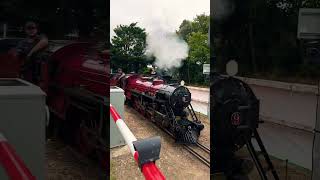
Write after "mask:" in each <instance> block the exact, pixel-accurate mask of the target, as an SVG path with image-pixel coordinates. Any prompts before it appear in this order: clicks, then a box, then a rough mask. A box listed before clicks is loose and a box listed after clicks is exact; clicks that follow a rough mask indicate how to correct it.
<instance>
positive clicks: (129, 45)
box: [111, 23, 147, 58]
mask: <svg viewBox="0 0 320 180" xmlns="http://www.w3.org/2000/svg"><path fill="white" fill-rule="evenodd" d="M114 32H115V34H116V35H115V36H114V37H112V40H111V41H112V42H111V43H112V47H113V51H114V54H115V55H117V56H122V57H133V58H139V57H143V56H144V54H145V51H146V37H147V34H146V32H145V29H142V28H140V27H137V23H131V24H130V25H119V26H117V27H116V28H115V29H114Z"/></svg>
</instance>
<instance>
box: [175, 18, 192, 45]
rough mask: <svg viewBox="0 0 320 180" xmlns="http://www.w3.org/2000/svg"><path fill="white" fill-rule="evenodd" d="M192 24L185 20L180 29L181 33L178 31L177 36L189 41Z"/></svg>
mask: <svg viewBox="0 0 320 180" xmlns="http://www.w3.org/2000/svg"><path fill="white" fill-rule="evenodd" d="M192 31H193V30H192V23H191V22H190V21H188V20H183V21H182V23H181V25H180V27H179V31H177V34H178V35H179V36H180V37H181V38H182V39H183V40H185V41H186V40H187V38H188V35H189V34H191V33H192Z"/></svg>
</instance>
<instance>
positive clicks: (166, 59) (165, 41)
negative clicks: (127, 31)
mask: <svg viewBox="0 0 320 180" xmlns="http://www.w3.org/2000/svg"><path fill="white" fill-rule="evenodd" d="M188 51H189V48H188V44H187V43H186V42H185V41H184V40H183V39H181V38H179V37H178V35H177V34H176V33H175V32H168V31H166V30H165V28H163V27H160V26H158V27H153V29H152V30H150V31H149V32H148V35H147V50H146V54H147V55H148V56H151V55H153V56H154V57H155V58H156V61H155V64H154V65H155V66H157V67H158V68H160V69H167V70H168V69H172V68H178V67H180V66H181V65H182V61H183V60H184V59H186V58H187V57H188Z"/></svg>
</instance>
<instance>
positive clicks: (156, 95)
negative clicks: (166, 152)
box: [119, 74, 204, 144]
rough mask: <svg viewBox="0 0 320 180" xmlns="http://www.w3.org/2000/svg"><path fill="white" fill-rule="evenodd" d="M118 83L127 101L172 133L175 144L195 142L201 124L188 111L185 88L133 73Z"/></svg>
mask: <svg viewBox="0 0 320 180" xmlns="http://www.w3.org/2000/svg"><path fill="white" fill-rule="evenodd" d="M120 81H121V83H120V84H121V85H120V86H121V87H122V88H123V89H124V90H125V95H126V98H127V99H126V100H127V102H129V103H130V104H132V105H133V107H134V108H135V109H137V110H138V111H139V112H141V113H142V114H143V115H145V116H147V117H149V118H150V119H151V120H152V121H153V122H155V123H156V124H157V125H159V126H160V127H162V128H163V129H165V130H167V131H169V132H170V133H171V134H173V135H174V137H175V139H176V142H177V143H183V144H194V143H197V141H198V137H199V135H200V132H201V130H202V129H203V128H204V125H203V124H202V123H201V122H200V121H199V120H198V118H197V116H196V114H195V112H194V110H193V108H192V105H191V93H190V92H189V90H188V88H186V87H185V86H180V85H168V84H165V83H164V81H163V80H161V79H158V78H154V77H142V76H139V75H135V74H130V75H126V76H124V77H123V78H122V79H120V80H119V82H120Z"/></svg>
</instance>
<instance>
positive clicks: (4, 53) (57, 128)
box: [0, 39, 109, 166]
mask: <svg viewBox="0 0 320 180" xmlns="http://www.w3.org/2000/svg"><path fill="white" fill-rule="evenodd" d="M18 41H19V40H17V39H4V40H0V47H1V48H0V78H21V76H20V75H21V74H23V79H25V80H27V81H30V82H32V83H34V84H36V85H38V86H40V88H41V89H42V90H43V91H45V92H46V94H47V99H46V100H47V106H48V107H49V110H50V113H51V116H50V117H51V118H50V123H49V127H48V130H47V132H50V131H54V132H57V135H61V136H62V138H63V139H64V140H65V142H67V143H69V144H71V145H73V146H74V147H76V148H77V149H78V150H79V151H80V152H82V153H84V154H85V155H93V156H94V157H96V158H97V159H98V160H99V161H100V162H101V163H103V165H104V166H105V165H106V157H107V156H108V154H107V150H108V148H107V142H108V140H109V139H108V138H109V133H108V131H109V130H108V129H107V126H106V123H107V120H106V117H107V116H105V114H107V113H109V112H108V111H107V109H108V108H107V107H108V106H109V57H108V54H107V52H106V51H100V50H99V49H100V48H99V47H97V44H91V43H88V42H71V41H51V42H49V47H48V49H47V50H45V51H42V52H41V54H38V56H35V57H33V59H32V60H33V62H32V63H33V66H37V67H38V70H39V71H37V73H34V72H32V69H28V68H27V69H24V72H23V73H21V65H23V64H24V62H26V59H23V58H19V57H16V56H13V55H12V54H11V53H10V52H11V51H12V49H13V48H14V47H15V45H16V43H17V42H18ZM101 50H103V49H101Z"/></svg>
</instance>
